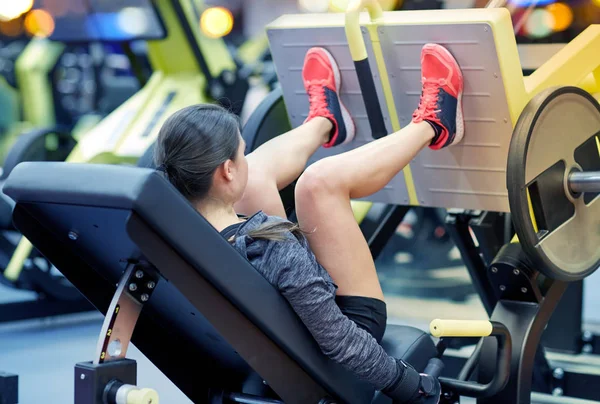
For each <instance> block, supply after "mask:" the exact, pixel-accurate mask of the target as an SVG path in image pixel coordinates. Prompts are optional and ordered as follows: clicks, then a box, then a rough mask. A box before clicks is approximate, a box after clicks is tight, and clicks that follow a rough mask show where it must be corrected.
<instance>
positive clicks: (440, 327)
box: [429, 319, 494, 337]
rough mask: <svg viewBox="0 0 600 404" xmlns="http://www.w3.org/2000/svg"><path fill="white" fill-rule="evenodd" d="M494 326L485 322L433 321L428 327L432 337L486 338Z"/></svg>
mask: <svg viewBox="0 0 600 404" xmlns="http://www.w3.org/2000/svg"><path fill="white" fill-rule="evenodd" d="M493 329H494V326H493V325H492V323H491V322H489V321H485V320H441V319H435V320H433V321H432V322H431V324H430V325H429V332H430V333H431V335H433V336H434V337H488V336H489V335H490V334H491V333H492V330H493Z"/></svg>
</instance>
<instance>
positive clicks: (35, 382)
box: [0, 267, 600, 404]
mask: <svg viewBox="0 0 600 404" xmlns="http://www.w3.org/2000/svg"><path fill="white" fill-rule="evenodd" d="M436 272H437V273H438V274H439V276H440V277H444V278H447V277H449V276H452V277H453V279H456V278H460V277H463V278H464V279H465V280H467V279H468V275H467V272H466V270H465V269H464V268H462V267H456V268H448V269H446V270H443V269H439V270H436ZM380 273H381V274H382V281H383V282H384V284H391V285H394V284H402V277H401V276H400V274H397V273H394V275H396V276H394V277H393V278H389V276H390V274H391V273H392V271H391V270H389V269H388V268H386V269H385V270H380ZM383 278H385V279H383ZM585 285H586V286H585V290H586V292H588V291H589V292H588V293H585V296H584V300H585V301H584V306H585V309H584V321H585V322H586V323H589V324H600V313H599V312H598V311H597V310H593V308H594V307H599V305H600V296H599V295H598V294H595V293H593V292H592V291H593V290H598V289H599V287H600V273H598V272H597V273H596V274H594V275H592V276H591V277H589V278H588V279H586V283H585ZM386 295H387V301H388V307H389V314H390V321H391V322H394V323H402V324H410V325H414V326H418V327H426V328H427V326H428V323H429V321H430V320H431V319H433V318H435V317H452V318H456V316H457V315H458V316H460V318H485V313H484V311H483V309H482V307H481V304H480V302H479V300H478V299H477V298H476V297H475V296H474V295H470V296H468V297H466V298H464V299H462V300H461V301H459V300H456V299H439V298H433V297H432V296H421V297H419V296H416V295H414V293H413V294H411V296H410V297H406V296H401V295H399V294H397V293H394V288H393V287H392V286H388V290H387V291H386ZM31 298H33V296H32V295H31V294H29V293H26V292H22V291H15V290H12V289H9V288H6V287H4V286H0V304H2V303H6V302H14V301H18V300H28V299H31ZM424 299H427V300H426V301H425V302H424ZM102 320H103V317H102V316H101V315H100V314H99V313H84V314H77V315H69V316H62V317H60V318H45V319H40V320H29V321H23V322H19V323H9V324H0V370H1V371H5V372H10V373H16V374H18V375H19V397H20V403H21V404H38V403H52V404H67V403H72V402H73V367H74V365H75V364H76V363H77V362H83V361H88V360H91V357H92V355H93V354H94V350H95V346H96V340H97V338H98V333H99V332H100V328H101V325H102ZM127 356H128V357H130V358H132V359H135V360H137V362H138V383H139V384H140V385H141V386H149V387H150V386H151V387H153V388H155V389H156V390H157V391H158V392H159V395H160V398H161V402H162V403H169V404H171V403H172V404H175V403H176V404H186V403H191V401H190V400H189V399H187V398H186V397H185V395H184V394H183V393H182V392H181V391H180V390H179V389H178V388H177V387H175V386H174V385H173V384H172V383H171V382H170V381H169V380H168V379H167V378H166V377H165V376H164V375H163V374H162V372H160V370H158V369H157V368H156V367H155V366H154V365H153V364H152V363H151V362H150V361H149V360H148V359H146V357H145V356H144V355H143V354H142V353H141V352H140V351H139V350H137V349H136V348H135V346H132V347H131V348H130V349H129V352H128V355H127Z"/></svg>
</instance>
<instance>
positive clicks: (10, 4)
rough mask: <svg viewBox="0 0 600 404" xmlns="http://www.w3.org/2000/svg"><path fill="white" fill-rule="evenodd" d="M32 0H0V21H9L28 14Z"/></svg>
mask: <svg viewBox="0 0 600 404" xmlns="http://www.w3.org/2000/svg"><path fill="white" fill-rule="evenodd" d="M31 7H33V0H0V20H2V21H10V20H12V19H14V18H17V17H19V16H20V15H22V14H24V13H26V12H28V11H29V10H31Z"/></svg>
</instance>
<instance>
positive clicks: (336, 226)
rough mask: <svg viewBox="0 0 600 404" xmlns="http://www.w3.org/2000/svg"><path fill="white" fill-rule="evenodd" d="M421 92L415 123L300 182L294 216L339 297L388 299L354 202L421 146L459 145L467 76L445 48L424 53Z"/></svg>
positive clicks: (322, 165)
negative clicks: (333, 282) (463, 90)
mask: <svg viewBox="0 0 600 404" xmlns="http://www.w3.org/2000/svg"><path fill="white" fill-rule="evenodd" d="M421 70H422V83H423V89H422V93H421V102H420V105H419V107H418V108H417V109H416V110H415V112H414V113H413V119H412V123H411V124H410V125H408V126H407V127H405V128H404V129H402V130H401V131H399V132H396V133H393V134H391V135H388V136H386V137H384V138H381V139H378V140H376V141H373V142H370V143H368V144H366V145H364V146H362V147H360V148H357V149H354V150H351V151H349V152H347V153H343V154H339V155H336V156H333V157H329V158H327V159H323V160H321V161H318V162H316V163H315V164H313V165H312V166H311V167H309V168H308V169H307V170H306V171H305V172H304V173H303V174H302V176H301V177H300V179H299V180H298V184H297V185H296V213H297V215H298V221H299V223H300V226H301V227H302V228H303V229H304V230H305V231H308V232H310V233H309V234H308V235H307V237H308V241H309V243H310V246H311V249H312V251H313V252H314V254H315V256H316V257H317V260H318V261H319V262H320V263H321V265H323V267H325V269H327V271H328V272H329V274H330V275H331V277H332V278H333V280H334V281H335V282H336V284H337V285H338V291H337V293H338V294H339V295H353V296H366V297H373V298H376V299H381V300H383V292H382V290H381V286H380V284H379V279H378V277H377V273H376V270H375V263H374V262H373V258H372V257H371V253H370V251H369V247H368V245H367V242H366V240H365V239H364V236H363V235H362V233H361V231H360V228H359V227H358V224H357V223H356V221H355V220H354V216H353V213H352V208H351V205H350V199H355V198H362V197H366V196H368V195H371V194H373V193H375V192H377V191H379V190H380V189H382V188H383V187H384V186H385V185H386V184H388V183H389V181H390V180H391V179H392V178H393V177H394V176H396V175H397V174H398V173H399V172H400V171H401V170H402V169H403V168H404V167H405V166H406V165H407V164H408V163H409V162H410V161H411V160H412V159H413V158H414V157H415V156H416V155H417V153H419V151H420V150H422V149H423V148H424V147H427V146H429V147H431V148H432V149H434V150H437V149H440V148H443V147H447V146H450V145H452V144H454V143H457V142H459V141H460V139H461V138H462V136H463V133H464V125H463V118H462V116H463V115H462V106H461V99H462V89H463V79H462V73H461V71H460V68H459V66H458V64H457V62H456V60H454V58H453V56H452V55H451V54H450V52H448V50H446V49H445V48H443V47H441V46H438V45H435V44H428V45H426V46H424V47H423V50H422V53H421Z"/></svg>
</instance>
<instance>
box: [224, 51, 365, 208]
mask: <svg viewBox="0 0 600 404" xmlns="http://www.w3.org/2000/svg"><path fill="white" fill-rule="evenodd" d="M302 78H303V81H304V87H305V89H306V92H307V93H308V96H309V105H310V108H309V114H308V117H307V119H306V123H305V124H304V125H302V126H300V127H299V128H297V129H294V130H292V131H290V132H288V133H285V134H283V135H281V136H278V137H276V138H274V139H272V140H270V141H269V142H267V143H265V144H263V145H262V146H260V147H259V148H258V149H256V150H255V151H254V152H253V153H251V154H250V155H249V156H248V165H249V172H248V186H247V187H246V193H245V195H244V197H243V199H242V200H241V201H240V202H239V203H237V204H236V206H235V209H236V211H238V212H240V213H243V214H246V215H249V214H253V213H255V212H256V211H258V210H261V209H262V210H263V211H264V212H265V213H267V214H269V215H275V216H280V217H286V213H285V211H284V208H283V203H282V202H281V198H280V196H279V190H281V189H283V188H285V187H286V186H287V185H289V184H290V183H292V182H293V181H294V180H296V179H297V178H298V177H299V176H300V174H301V173H302V171H303V170H304V168H305V167H306V164H307V162H308V159H309V158H310V156H311V155H312V154H313V153H314V152H315V151H317V149H318V148H319V147H321V146H328V147H329V146H335V145H338V144H344V143H347V142H350V141H352V139H353V137H354V131H355V128H354V122H353V121H352V119H351V118H350V114H349V113H348V111H347V109H346V107H345V106H344V105H343V104H342V102H341V100H340V99H339V96H338V91H339V88H340V85H341V82H340V72H339V69H338V67H337V65H336V63H335V61H334V60H333V57H332V56H331V55H330V54H329V53H328V52H327V51H326V50H324V49H317V48H314V49H311V50H309V51H308V52H307V54H306V57H305V60H304V67H303V69H302Z"/></svg>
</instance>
